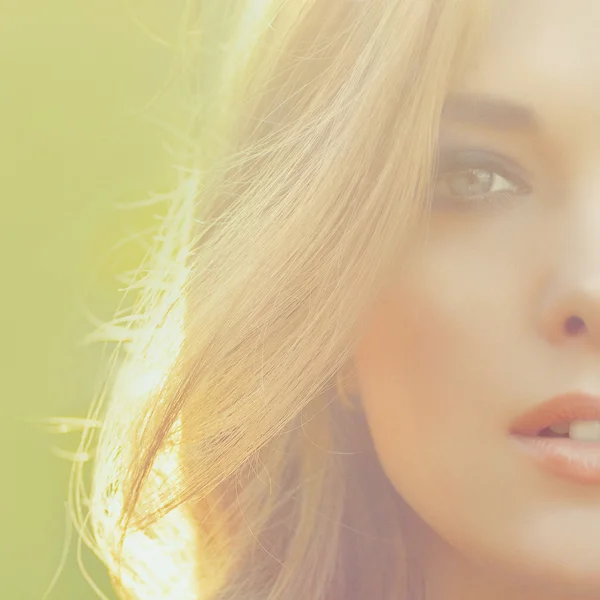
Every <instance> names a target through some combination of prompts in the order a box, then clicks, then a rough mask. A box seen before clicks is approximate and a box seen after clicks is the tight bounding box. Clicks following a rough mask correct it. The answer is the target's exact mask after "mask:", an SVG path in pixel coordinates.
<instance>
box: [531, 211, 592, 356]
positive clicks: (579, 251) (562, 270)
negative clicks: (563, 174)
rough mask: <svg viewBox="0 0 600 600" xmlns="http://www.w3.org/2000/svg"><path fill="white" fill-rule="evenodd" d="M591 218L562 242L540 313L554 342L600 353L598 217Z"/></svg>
mask: <svg viewBox="0 0 600 600" xmlns="http://www.w3.org/2000/svg"><path fill="white" fill-rule="evenodd" d="M594 221H595V223H590V222H589V221H588V222H587V224H586V225H585V226H584V227H580V228H578V231H577V232H576V235H575V236H569V237H570V240H571V241H570V242H569V243H565V244H564V245H563V248H564V247H565V246H566V248H567V249H566V251H563V252H561V253H560V259H559V260H558V261H557V263H555V265H554V269H553V271H552V272H553V276H552V277H551V278H550V279H551V283H550V284H549V285H548V287H547V288H546V290H545V292H546V293H545V301H544V303H543V304H544V306H543V309H542V311H541V314H542V322H543V328H544V332H545V334H546V337H547V338H548V339H549V340H551V341H552V342H553V343H555V344H563V343H565V344H572V343H577V344H580V345H582V346H586V347H589V348H592V349H593V350H595V351H597V352H599V353H600V221H599V220H597V219H595V220H594ZM563 232H564V230H563ZM563 239H564V238H563ZM555 241H556V239H555Z"/></svg>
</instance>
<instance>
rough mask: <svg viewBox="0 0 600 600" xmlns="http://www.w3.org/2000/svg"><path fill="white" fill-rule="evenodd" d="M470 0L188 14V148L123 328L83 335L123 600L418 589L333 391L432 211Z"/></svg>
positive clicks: (81, 489) (102, 550)
mask: <svg viewBox="0 0 600 600" xmlns="http://www.w3.org/2000/svg"><path fill="white" fill-rule="evenodd" d="M481 4H482V3H481V1H480V0H447V1H442V0H440V1H436V0H367V1H361V0H326V1H325V0H304V1H302V0H288V1H285V0H252V1H251V2H243V1H240V0H228V1H226V0H213V1H200V0H192V1H191V2H190V4H189V6H188V8H187V11H186V23H187V26H186V29H185V42H186V43H185V47H186V50H185V54H184V59H185V60H184V61H183V62H182V64H183V65H184V66H185V67H186V69H187V70H188V71H189V81H190V82H191V83H192V87H191V88H190V90H189V92H190V99H191V102H190V107H191V109H192V111H193V114H192V118H191V121H190V123H191V124H190V137H191V138H192V139H196V140H197V143H196V144H195V145H194V146H193V151H192V152H190V154H189V156H188V157H187V159H186V160H187V162H188V164H187V166H186V167H185V168H182V169H181V170H180V173H181V181H180V185H179V186H178V187H177V189H176V190H175V191H174V192H173V193H172V194H170V195H169V196H168V198H167V200H168V202H169V206H168V211H167V213H166V216H165V218H164V221H163V226H162V230H161V232H160V234H159V235H158V236H157V238H156V243H155V246H154V248H153V249H152V252H151V253H150V254H149V255H148V258H147V261H146V262H145V263H144V265H142V267H141V269H140V272H139V273H138V277H137V278H136V279H135V280H134V281H132V282H131V284H130V286H129V289H128V291H132V290H136V291H139V296H138V298H137V301H136V303H135V305H134V307H133V309H132V311H131V315H129V316H128V317H127V318H124V317H121V316H120V317H119V318H118V319H117V318H115V320H114V321H113V322H111V323H108V324H106V325H105V326H103V327H101V328H100V329H99V330H98V331H97V332H95V334H94V337H95V339H104V340H115V341H118V342H119V344H118V347H117V349H116V351H115V354H114V355H113V356H114V359H113V361H112V363H111V371H110V373H111V377H109V378H108V379H107V382H109V383H107V385H106V387H105V390H104V391H103V393H102V394H100V397H99V398H98V400H97V401H96V402H95V403H94V406H93V407H92V409H91V412H90V419H91V420H92V421H94V420H97V419H100V411H101V409H102V407H103V405H104V404H107V406H106V408H107V410H106V414H105V415H104V418H103V420H102V422H103V425H102V427H101V429H100V438H99V440H98V445H97V452H96V456H95V461H94V470H93V481H92V488H91V492H90V494H89V497H88V495H87V494H86V492H85V486H84V484H83V481H84V478H83V474H82V471H81V465H79V466H77V468H76V469H75V471H74V478H73V481H72V490H71V492H72V496H71V502H72V505H73V507H74V511H75V518H76V520H77V522H78V524H79V528H80V532H81V534H82V536H83V539H84V540H85V541H86V543H88V544H89V545H90V547H92V548H93V549H94V550H95V552H96V553H97V554H98V556H99V557H100V558H101V560H102V561H103V562H104V563H105V564H106V566H107V567H108V570H109V572H110V574H111V577H112V580H113V582H114V585H115V589H116V590H117V592H118V594H119V596H120V597H121V598H123V599H125V598H128V599H136V600H137V599H140V600H141V599H142V598H143V599H144V600H148V599H153V598H157V599H158V598H160V599H161V600H166V599H177V600H186V599H188V598H189V599H199V598H201V599H202V600H217V599H218V600H253V599H254V600H259V599H260V600H276V599H277V600H279V599H281V600H284V599H285V600H290V599H294V598H311V599H313V598H314V599H321V598H323V599H325V598H327V599H342V598H343V599H344V600H351V599H352V598H360V599H363V598H378V599H391V598H398V597H399V594H402V593H403V592H404V593H406V594H408V593H410V592H408V591H405V590H408V589H409V588H410V586H411V585H412V584H411V577H412V576H413V575H414V573H413V571H412V569H411V568H410V566H409V561H410V552H409V550H410V548H409V547H408V546H407V543H406V539H405V535H404V532H403V526H402V503H401V499H400V498H399V497H398V494H397V493H396V492H395V490H394V489H393V487H392V486H391V484H390V483H389V481H388V480H387V479H386V477H385V476H384V474H383V472H382V470H381V468H380V466H379V463H378V461H377V456H376V453H375V451H374V449H373V446H372V444H371V440H370V437H369V435H368V429H367V426H366V422H365V420H364V416H363V415H362V413H361V411H354V412H350V411H346V410H344V409H343V407H342V406H341V404H340V403H337V402H334V401H333V400H335V398H336V390H335V385H334V381H335V378H336V376H337V374H338V373H339V372H340V370H342V369H343V368H344V366H345V365H346V364H347V363H348V362H349V361H350V360H351V357H352V353H353V345H354V343H355V341H356V340H357V339H358V336H359V331H360V326H361V323H363V322H364V318H365V316H366V315H367V313H368V311H369V310H370V308H371V307H372V306H373V304H374V302H375V301H376V299H377V297H378V294H379V293H381V291H382V290H383V288H384V286H385V284H386V282H388V281H389V280H390V277H391V275H392V274H393V272H394V269H395V268H396V269H397V265H398V263H397V261H398V257H399V256H400V254H401V252H402V249H403V246H404V244H405V243H406V240H407V239H408V234H409V233H410V231H412V230H415V229H416V226H417V224H418V223H419V222H420V221H421V220H422V219H423V218H426V216H427V210H426V207H427V205H426V200H427V197H428V190H429V186H430V182H431V175H432V172H433V169H434V161H435V149H436V139H437V130H438V124H439V118H440V115H441V111H442V106H443V102H444V97H445V95H446V94H447V92H448V89H449V87H450V85H451V84H452V81H453V78H454V77H455V76H456V74H457V73H458V72H459V71H460V68H461V67H462V65H463V63H464V58H465V56H466V49H467V48H468V47H469V45H470V43H471V41H472V33H473V32H475V31H478V30H479V28H477V27H476V25H477V24H478V23H479V19H480V18H481V14H480V13H481ZM105 399H106V400H108V401H107V402H106V403H105V402H104V400H105ZM92 441H93V435H92V432H91V431H90V432H87V433H86V434H85V435H84V438H83V441H82V450H83V451H88V450H89V449H90V447H91V444H92ZM86 509H87V511H86ZM98 593H99V594H100V595H102V596H103V594H102V592H100V590H98ZM405 597H408V596H405Z"/></svg>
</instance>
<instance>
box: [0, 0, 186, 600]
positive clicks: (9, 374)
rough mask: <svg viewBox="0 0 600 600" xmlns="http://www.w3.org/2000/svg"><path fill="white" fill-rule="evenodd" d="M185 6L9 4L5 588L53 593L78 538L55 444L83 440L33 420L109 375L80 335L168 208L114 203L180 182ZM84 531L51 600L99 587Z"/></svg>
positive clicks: (1, 49)
mask: <svg viewBox="0 0 600 600" xmlns="http://www.w3.org/2000/svg"><path fill="white" fill-rule="evenodd" d="M182 12H183V0H145V1H142V0H131V1H126V0H103V1H102V2H100V1H98V0H96V1H94V2H82V1H81V0H57V1H55V2H36V3H34V4H32V3H30V2H13V3H10V4H9V3H5V6H3V10H2V13H3V16H2V19H1V20H0V61H1V62H2V69H1V72H2V83H1V86H2V90H1V94H0V106H1V110H0V132H1V140H2V143H0V165H1V168H0V173H1V177H0V180H1V182H2V186H1V191H2V199H1V206H2V214H3V218H2V219H1V220H0V222H1V223H2V236H0V239H1V243H2V252H1V253H0V256H2V265H1V266H2V283H3V285H2V296H1V298H2V309H3V310H2V311H0V314H2V332H3V342H4V343H3V344H2V346H1V347H2V349H3V350H2V354H3V356H2V362H1V364H2V365H3V369H2V374H3V377H2V389H3V398H2V403H1V406H2V420H1V424H2V425H1V427H2V431H1V434H2V435H1V437H0V439H1V443H2V448H1V449H0V450H1V452H0V461H1V463H0V468H1V470H2V473H3V475H4V477H2V479H1V480H0V481H2V491H1V495H0V516H1V526H2V535H1V540H2V541H1V542H0V559H1V560H0V565H1V566H0V584H1V590H2V591H1V597H2V598H7V599H11V600H21V599H23V600H30V599H31V600H41V598H42V597H43V596H44V594H45V592H46V591H47V589H48V587H49V585H50V582H51V581H52V580H53V578H54V576H55V574H56V572H57V569H58V567H59V564H60V559H61V555H62V553H63V549H64V546H65V544H66V542H67V540H68V536H69V531H68V523H67V518H66V511H65V500H66V497H67V481H68V474H69V469H70V463H69V462H68V461H67V460H65V459H64V458H60V457H59V456H58V455H57V453H56V452H55V449H56V448H58V449H59V453H60V451H61V450H62V451H67V452H68V451H74V450H75V449H76V444H77V441H78V437H77V436H76V435H75V434H72V433H69V434H62V435H61V434H57V433H56V432H51V431H50V430H48V429H47V428H44V427H43V426H40V425H38V424H37V421H38V420H39V419H44V418H47V417H54V416H69V417H83V416H85V415H86V412H87V410H88V406H89V404H90V402H91V401H92V399H93V396H94V394H95V393H96V392H97V391H98V387H99V384H100V382H101V379H102V369H103V363H102V360H103V358H102V356H103V347H102V345H101V344H93V345H88V346H82V345H81V344H80V342H81V340H82V339H83V337H84V336H85V335H86V334H87V333H89V332H90V331H92V329H93V328H94V324H93V322H92V320H91V319H90V317H89V315H93V316H94V318H97V319H99V320H108V319H110V318H111V317H112V315H113V313H114V311H115V310H116V308H117V304H118V303H119V301H120V299H121V294H120V292H119V288H120V287H121V286H122V284H121V283H120V282H119V280H118V279H117V275H119V274H120V273H123V272H125V271H128V270H131V269H134V268H135V267H136V266H137V264H138V263H139V261H140V260H141V259H142V257H143V255H144V251H145V244H146V243H147V242H148V241H149V240H150V239H151V235H152V232H151V228H152V227H156V226H157V225H158V219H157V216H158V215H159V214H160V212H161V209H162V207H161V206H160V205H158V206H152V207H146V208H143V209H135V210H132V209H128V210H123V209H120V208H118V205H120V204H123V203H130V202H136V201H141V200H144V199H146V198H147V197H148V196H149V194H150V192H157V193H161V192H166V191H168V190H170V189H172V187H173V186H174V185H175V183H176V181H177V174H176V171H175V169H174V168H173V165H174V164H176V163H177V160H176V157H174V156H173V153H172V151H170V149H175V151H177V144H178V139H179V138H178V134H177V130H178V128H181V127H182V126H183V122H184V116H183V114H184V111H183V109H182V108H181V106H182V100H183V98H182V97H181V94H178V83H177V76H175V77H174V78H171V77H170V75H171V74H172V73H173V72H175V73H177V71H176V70H175V71H173V69H174V68H175V67H176V64H177V58H178V51H177V48H176V40H177V34H178V27H179V22H180V18H181V14H182ZM161 123H162V124H161ZM163 124H164V125H163ZM109 350H110V348H109ZM104 355H107V353H106V349H105V350H104ZM71 436H72V437H71ZM75 538H76V534H75V532H74V531H73V532H72V535H71V541H70V544H69V545H68V546H67V550H68V555H67V560H66V563H65V565H64V567H63V569H62V571H61V572H60V575H59V577H58V581H57V583H56V585H55V586H54V588H53V590H52V591H51V593H50V594H49V595H48V596H47V599H48V600H58V599H66V600H71V599H77V600H86V599H88V598H89V599H92V598H96V597H97V596H96V594H95V593H94V592H93V591H92V588H91V587H90V585H89V584H88V583H87V582H86V581H85V579H84V576H83V575H82V573H81V571H80V569H79V567H78V565H77V562H76V555H75ZM84 562H85V565H86V568H87V570H88V572H89V574H90V576H91V577H92V578H93V579H94V581H95V582H96V583H97V584H98V586H99V587H100V588H101V589H102V590H103V591H104V592H106V593H107V594H108V596H109V597H111V598H112V597H113V596H112V594H111V593H110V586H109V584H108V579H107V576H106V574H105V573H104V570H103V568H102V566H101V565H99V564H98V562H97V561H96V559H95V558H94V557H93V555H92V554H91V553H89V552H85V553H84Z"/></svg>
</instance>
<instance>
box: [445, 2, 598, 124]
mask: <svg viewBox="0 0 600 600" xmlns="http://www.w3.org/2000/svg"><path fill="white" fill-rule="evenodd" d="M482 33H483V35H482V36H481V42H480V43H479V45H478V46H477V47H476V48H474V50H473V53H472V55H471V57H470V60H469V63H468V68H467V69H466V72H465V73H464V76H463V77H462V78H461V80H460V81H458V82H457V86H456V89H455V90H454V91H459V92H461V93H462V92H466V93H476V94H489V95H493V96H498V97H500V98H506V99H509V100H512V101H515V102H519V103H522V104H525V105H527V106H530V107H532V108H533V109H534V110H535V111H536V112H537V113H538V114H539V116H540V117H541V120H542V122H545V123H546V124H548V122H550V123H552V124H553V126H554V127H556V128H560V127H561V126H563V127H564V128H566V129H569V130H577V129H578V128H579V129H581V131H582V132H584V131H586V130H587V131H589V127H590V119H592V120H593V121H597V122H598V123H599V125H598V126H597V127H596V128H595V134H596V135H597V134H598V133H599V132H600V102H599V101H598V100H600V1H599V0H491V14H490V19H489V22H487V23H486V24H485V29H484V31H483V32H482ZM582 127H583V128H582Z"/></svg>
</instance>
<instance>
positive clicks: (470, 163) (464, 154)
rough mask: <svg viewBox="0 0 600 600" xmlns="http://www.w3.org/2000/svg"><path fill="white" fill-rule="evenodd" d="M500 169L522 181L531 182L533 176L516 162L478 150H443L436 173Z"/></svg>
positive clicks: (438, 159) (438, 158)
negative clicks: (478, 167)
mask: <svg viewBox="0 0 600 600" xmlns="http://www.w3.org/2000/svg"><path fill="white" fill-rule="evenodd" d="M477 166H480V167H485V166H487V167H496V168H497V167H500V169H501V170H503V171H504V172H505V173H506V174H507V175H509V176H513V177H518V178H520V179H526V180H531V179H532V176H531V174H530V173H529V172H528V171H527V170H526V169H525V168H524V167H522V166H521V165H519V164H517V163H516V162H515V161H513V160H511V159H510V158H507V157H506V156H503V155H502V154H497V153H496V152H491V151H489V150H480V149H477V148H441V149H440V150H439V152H438V156H437V161H436V171H437V172H440V171H444V170H447V169H450V168H453V169H456V168H461V167H464V168H469V167H470V168H475V167H477Z"/></svg>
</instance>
